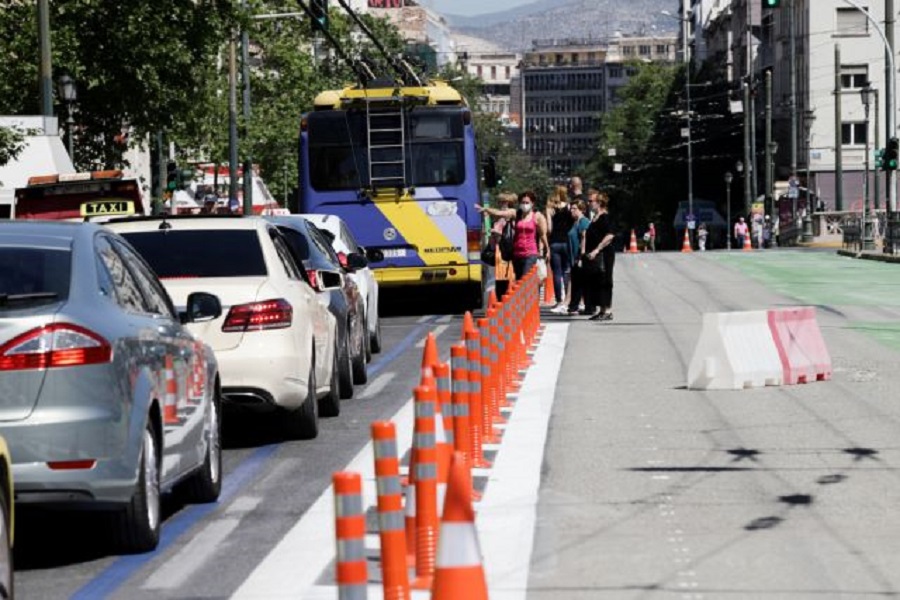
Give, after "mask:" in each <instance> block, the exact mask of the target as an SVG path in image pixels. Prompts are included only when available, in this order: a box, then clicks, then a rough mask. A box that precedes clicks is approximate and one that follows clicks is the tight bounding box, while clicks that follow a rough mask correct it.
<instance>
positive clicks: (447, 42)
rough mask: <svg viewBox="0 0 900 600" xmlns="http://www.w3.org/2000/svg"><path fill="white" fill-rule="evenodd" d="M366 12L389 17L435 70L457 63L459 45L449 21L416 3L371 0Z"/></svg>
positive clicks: (413, 0)
mask: <svg viewBox="0 0 900 600" xmlns="http://www.w3.org/2000/svg"><path fill="white" fill-rule="evenodd" d="M366 12H368V13H369V14H371V15H373V16H376V17H381V18H386V19H388V20H390V21H391V23H393V24H394V25H395V26H396V27H397V29H399V30H400V33H401V35H403V37H404V39H405V40H406V41H407V43H408V44H409V46H410V48H412V49H413V53H414V54H415V55H417V56H419V57H420V58H421V59H422V60H423V61H424V62H425V63H426V64H427V66H429V67H430V68H431V69H432V70H436V69H440V68H441V67H443V66H444V65H448V64H456V62H457V54H456V46H455V44H454V42H453V35H452V33H451V31H450V26H449V24H448V23H447V20H446V19H445V18H444V17H442V16H441V15H439V14H438V13H436V12H434V11H433V10H431V9H429V8H426V7H425V6H421V5H420V4H419V3H418V2H415V0H368V2H367V6H366Z"/></svg>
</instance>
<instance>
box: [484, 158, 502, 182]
mask: <svg viewBox="0 0 900 600" xmlns="http://www.w3.org/2000/svg"><path fill="white" fill-rule="evenodd" d="M483 171H484V185H485V186H487V187H489V188H495V187H497V186H498V185H499V184H500V178H499V177H498V176H497V159H496V158H494V157H493V156H488V157H487V158H486V159H485V161H484V165H483Z"/></svg>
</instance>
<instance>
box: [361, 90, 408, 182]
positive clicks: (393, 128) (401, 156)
mask: <svg viewBox="0 0 900 600" xmlns="http://www.w3.org/2000/svg"><path fill="white" fill-rule="evenodd" d="M405 123H406V119H405V112H404V110H403V102H398V101H397V99H396V98H384V99H382V98H367V99H366V125H367V131H368V142H369V146H368V148H369V185H371V186H372V188H374V189H378V188H385V187H391V188H403V187H406V125H405Z"/></svg>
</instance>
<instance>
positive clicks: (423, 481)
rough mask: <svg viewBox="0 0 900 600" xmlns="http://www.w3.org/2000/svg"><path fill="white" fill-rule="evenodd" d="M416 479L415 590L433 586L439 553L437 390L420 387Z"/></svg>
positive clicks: (416, 438)
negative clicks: (435, 565)
mask: <svg viewBox="0 0 900 600" xmlns="http://www.w3.org/2000/svg"><path fill="white" fill-rule="evenodd" d="M413 396H414V398H415V412H416V421H415V428H414V442H413V443H414V447H415V456H416V464H415V477H416V580H415V581H414V582H413V585H412V587H413V588H414V589H428V588H430V587H431V580H432V576H433V575H434V561H435V557H436V553H437V535H438V506H437V485H438V480H437V470H438V465H437V448H436V447H435V413H436V411H435V401H436V396H437V394H436V392H435V390H434V388H431V387H425V386H419V387H417V388H416V389H415V390H414V392H413Z"/></svg>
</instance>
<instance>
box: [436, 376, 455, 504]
mask: <svg viewBox="0 0 900 600" xmlns="http://www.w3.org/2000/svg"><path fill="white" fill-rule="evenodd" d="M434 375H435V381H436V383H437V395H436V397H435V399H436V402H435V409H436V414H435V419H434V431H435V442H436V444H437V446H436V447H437V465H438V494H437V500H438V503H437V507H438V515H440V511H441V509H442V508H443V507H444V495H445V494H446V493H447V473H448V472H449V471H450V457H451V456H452V455H453V405H452V404H451V397H450V365H448V364H446V363H440V364H437V365H435V366H434Z"/></svg>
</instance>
